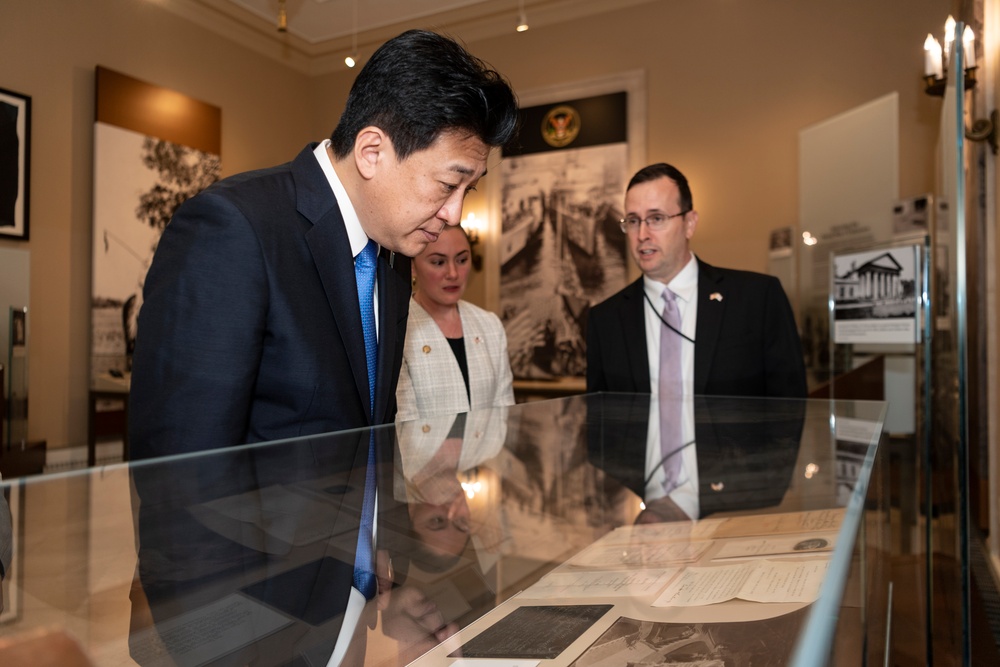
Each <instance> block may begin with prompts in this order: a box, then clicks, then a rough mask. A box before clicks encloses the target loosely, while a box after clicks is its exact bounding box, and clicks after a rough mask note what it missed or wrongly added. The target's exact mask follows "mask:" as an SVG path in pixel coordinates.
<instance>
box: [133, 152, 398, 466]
mask: <svg viewBox="0 0 1000 667" xmlns="http://www.w3.org/2000/svg"><path fill="white" fill-rule="evenodd" d="M314 148H315V145H310V146H308V147H306V148H305V149H304V150H303V151H302V152H301V153H300V154H299V155H298V157H296V158H295V160H294V161H292V162H291V163H288V164H284V165H281V166H278V167H273V168H270V169H263V170H260V171H253V172H247V173H244V174H239V175H236V176H233V177H230V178H227V179H225V180H223V181H220V182H218V183H216V184H215V185H213V186H211V187H209V188H208V189H206V190H205V191H203V192H202V193H200V194H199V195H197V196H195V197H193V198H191V199H190V200H188V201H187V202H185V203H184V204H183V205H182V206H181V207H180V208H179V209H178V211H177V213H176V214H175V216H174V218H173V219H172V221H171V222H170V224H169V225H168V226H167V228H166V230H165V231H164V233H163V236H162V238H161V239H160V242H159V246H158V248H157V251H156V254H155V257H154V259H153V263H152V266H151V267H150V270H149V273H148V275H147V277H146V283H145V286H144V290H143V296H144V303H143V305H142V309H141V311H140V315H139V327H138V338H137V341H136V350H135V357H134V360H133V374H132V389H131V398H130V404H129V413H130V415H129V416H130V420H129V421H130V430H129V433H130V444H131V455H132V457H133V458H136V459H139V458H147V457H153V456H161V455H165V454H175V453H181V452H190V451H198V450H204V449H212V448H216V447H225V446H231V445H238V444H241V443H250V442H259V441H270V440H275V439H280V438H288V437H295V436H303V435H312V434H317V433H326V432H330V431H338V430H343V429H349V428H357V427H364V426H368V425H369V424H371V423H386V422H391V421H392V420H393V418H394V416H395V413H396V399H395V394H396V380H397V377H398V375H399V369H400V364H401V363H402V356H403V341H404V338H405V332H406V318H407V311H408V309H409V295H410V262H409V260H408V259H407V258H405V257H403V256H395V257H393V255H392V254H391V253H389V252H388V251H387V250H385V249H383V250H382V252H381V253H380V256H379V261H378V302H379V303H378V308H379V312H378V317H379V347H378V370H377V380H376V392H375V415H374V419H372V418H371V417H370V414H369V391H368V371H367V366H366V363H365V347H364V340H363V334H362V327H361V317H360V314H359V312H358V296H357V288H356V284H355V277H354V261H353V256H352V254H351V248H350V243H349V241H348V237H347V232H346V230H345V228H344V221H343V217H342V216H341V213H340V209H339V207H338V206H337V201H336V200H335V198H334V196H333V193H332V191H331V189H330V185H329V183H328V181H327V179H326V177H325V176H324V174H323V171H322V169H321V168H320V166H319V164H318V163H317V162H316V159H315V157H314V155H313V150H314Z"/></svg>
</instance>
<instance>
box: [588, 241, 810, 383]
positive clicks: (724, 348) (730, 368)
mask: <svg viewBox="0 0 1000 667" xmlns="http://www.w3.org/2000/svg"><path fill="white" fill-rule="evenodd" d="M642 289H643V286H642V278H640V279H639V280H637V281H635V282H634V283H632V284H631V285H629V286H628V287H626V288H625V289H623V290H622V291H620V292H618V293H617V294H615V295H613V296H612V297H610V298H609V299H607V300H606V301H604V302H602V303H600V304H598V305H596V306H594V307H593V308H591V310H590V314H589V315H588V319H587V391H588V392H595V391H615V392H637V393H649V392H650V391H651V388H650V385H649V360H648V355H647V353H646V333H645V332H646V328H645V321H644V319H643V317H644V314H643V308H648V305H646V303H645V299H644V298H643V296H642ZM713 295H719V296H721V299H719V298H718V297H716V298H712V297H713ZM697 298H698V321H697V323H696V325H695V336H694V339H695V347H694V393H695V394H696V395H718V396H782V397H799V398H804V397H805V395H806V379H805V365H804V363H803V360H802V344H801V342H800V341H799V334H798V330H797V329H796V328H795V318H794V316H793V315H792V309H791V307H790V306H789V304H788V298H787V297H786V296H785V293H784V291H783V290H782V288H781V283H780V282H778V279H777V278H774V277H773V276H766V275H763V274H760V273H752V272H749V271H736V270H732V269H718V268H715V267H714V266H711V265H709V264H706V263H705V262H703V261H701V260H700V259H699V260H698V297H697Z"/></svg>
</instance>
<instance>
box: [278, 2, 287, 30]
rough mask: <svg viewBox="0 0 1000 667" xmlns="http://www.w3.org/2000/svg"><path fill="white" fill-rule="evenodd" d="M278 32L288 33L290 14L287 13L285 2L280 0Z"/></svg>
mask: <svg viewBox="0 0 1000 667" xmlns="http://www.w3.org/2000/svg"><path fill="white" fill-rule="evenodd" d="M278 32H288V13H287V12H286V11H285V0H278Z"/></svg>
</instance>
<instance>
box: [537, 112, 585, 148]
mask: <svg viewBox="0 0 1000 667" xmlns="http://www.w3.org/2000/svg"><path fill="white" fill-rule="evenodd" d="M578 134H580V114H578V113H577V112H576V109H574V108H573V107H570V106H566V105H565V104H562V105H560V106H557V107H553V108H552V110H551V111H549V112H548V113H547V114H545V118H544V120H542V138H543V139H545V143H547V144H548V145H549V146H555V147H556V148H562V147H563V146H565V145H567V144H569V143H571V142H572V141H573V140H574V139H576V135H578Z"/></svg>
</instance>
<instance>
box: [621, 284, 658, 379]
mask: <svg viewBox="0 0 1000 667" xmlns="http://www.w3.org/2000/svg"><path fill="white" fill-rule="evenodd" d="M642 290H643V284H642V278H639V279H638V280H636V281H635V282H634V283H632V284H631V285H629V286H628V288H626V290H625V291H624V292H623V293H622V297H623V299H622V302H621V312H620V321H621V325H622V333H623V338H622V340H624V341H625V345H624V350H625V357H626V360H627V362H628V367H629V374H630V375H631V376H632V381H633V382H634V383H635V391H637V392H639V393H648V392H649V391H651V387H650V384H649V354H648V352H647V350H646V320H645V317H644V316H643V312H642V308H643V302H644V301H645V299H643V296H642Z"/></svg>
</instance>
